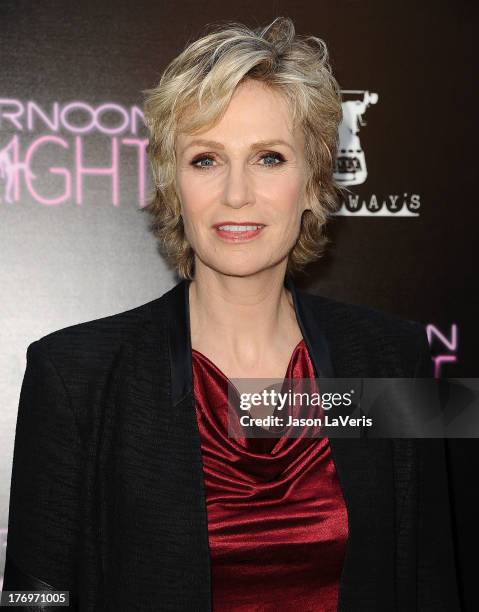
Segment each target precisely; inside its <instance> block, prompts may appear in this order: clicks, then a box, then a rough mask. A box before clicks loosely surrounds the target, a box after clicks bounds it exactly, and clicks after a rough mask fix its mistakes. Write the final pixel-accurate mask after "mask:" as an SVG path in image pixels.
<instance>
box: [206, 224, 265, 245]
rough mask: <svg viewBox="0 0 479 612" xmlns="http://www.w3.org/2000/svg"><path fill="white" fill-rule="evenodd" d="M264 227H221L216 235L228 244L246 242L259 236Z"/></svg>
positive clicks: (218, 227) (216, 228)
mask: <svg viewBox="0 0 479 612" xmlns="http://www.w3.org/2000/svg"><path fill="white" fill-rule="evenodd" d="M264 227H265V226H264V225H230V224H227V225H226V224H225V225H219V226H216V227H215V228H214V229H215V231H216V234H217V235H218V236H219V238H221V239H222V240H225V241H226V242H245V241H248V240H252V239H253V238H256V237H257V236H259V234H260V233H261V231H262V230H263V228H264Z"/></svg>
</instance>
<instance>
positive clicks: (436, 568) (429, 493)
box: [414, 326, 462, 612]
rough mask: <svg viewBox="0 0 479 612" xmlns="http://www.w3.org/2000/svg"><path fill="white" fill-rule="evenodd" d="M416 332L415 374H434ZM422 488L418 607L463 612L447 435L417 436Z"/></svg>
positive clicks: (422, 333)
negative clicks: (455, 551) (455, 543)
mask: <svg viewBox="0 0 479 612" xmlns="http://www.w3.org/2000/svg"><path fill="white" fill-rule="evenodd" d="M419 328H420V329H418V334H417V362H416V367H415V373H414V376H415V377H417V378H432V377H433V376H434V367H433V361H432V358H431V352H430V348H429V342H428V339H427V335H426V332H425V329H424V328H423V327H422V326H419ZM416 442H417V451H418V457H419V463H418V467H419V491H418V511H419V517H418V519H419V520H418V542H417V553H418V557H417V563H418V570H417V598H418V600H417V603H418V606H417V609H418V610H419V611H421V612H422V611H429V610H431V611H433V610H434V611H437V612H439V611H444V612H460V611H461V609H462V608H461V605H460V598H459V592H458V582H457V575H456V563H455V553H454V542H453V532H452V515H451V499H450V495H449V487H450V484H449V474H448V466H447V461H446V445H445V440H444V438H418V439H417V440H416Z"/></svg>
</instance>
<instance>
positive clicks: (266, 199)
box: [176, 80, 309, 276]
mask: <svg viewBox="0 0 479 612" xmlns="http://www.w3.org/2000/svg"><path fill="white" fill-rule="evenodd" d="M280 141H281V142H280ZM176 154H177V169H176V181H177V190H178V196H179V199H180V203H181V214H182V217H183V223H184V227H185V232H186V238H187V240H188V242H189V243H190V245H191V246H192V248H193V250H194V252H195V257H196V260H195V266H196V270H198V266H199V265H200V266H201V265H205V266H208V267H209V268H212V269H214V270H216V271H217V272H219V273H222V274H226V275H232V276H247V275H252V274H255V273H258V272H260V271H262V270H265V269H267V268H271V267H272V266H277V265H284V267H286V262H287V258H288V254H289V252H290V251H291V249H292V248H293V246H294V244H295V242H296V240H297V238H298V235H299V230H300V222H301V215H302V213H303V211H304V210H305V209H306V208H309V206H308V205H307V202H306V198H305V187H306V161H305V157H304V140H303V136H302V133H301V132H300V130H293V128H292V124H291V118H290V114H289V109H288V106H287V103H286V101H285V99H284V98H283V97H282V96H281V94H279V93H277V92H275V91H273V90H272V89H270V88H267V87H265V86H264V85H263V84H262V83H259V82H257V81H252V80H248V81H245V82H243V83H242V84H241V85H240V86H239V87H238V88H237V89H236V91H235V93H234V96H233V98H232V100H231V102H230V104H229V106H228V108H227V110H226V113H225V114H224V115H223V117H222V118H221V121H219V122H218V123H217V124H216V125H215V126H214V127H213V128H210V129H208V131H203V132H201V134H199V133H197V134H194V135H191V134H186V133H180V134H179V135H178V138H177V142H176ZM218 224H219V226H221V225H226V226H227V227H224V228H223V229H221V227H219V226H218ZM258 225H259V226H260V228H259V229H254V227H252V226H258Z"/></svg>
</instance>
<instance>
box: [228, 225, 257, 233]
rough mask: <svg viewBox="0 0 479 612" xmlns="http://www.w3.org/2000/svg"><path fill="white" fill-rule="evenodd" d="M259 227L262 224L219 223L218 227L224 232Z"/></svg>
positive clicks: (247, 230)
mask: <svg viewBox="0 0 479 612" xmlns="http://www.w3.org/2000/svg"><path fill="white" fill-rule="evenodd" d="M260 227H262V225H220V227H219V228H218V229H220V230H223V231H226V232H250V231H254V230H257V229H259V228H260Z"/></svg>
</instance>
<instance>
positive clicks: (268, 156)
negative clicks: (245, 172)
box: [191, 152, 285, 170]
mask: <svg viewBox="0 0 479 612" xmlns="http://www.w3.org/2000/svg"><path fill="white" fill-rule="evenodd" d="M260 159H261V160H266V162H267V163H264V164H260V165H261V166H265V167H267V168H272V167H273V166H280V165H281V164H282V163H284V161H285V159H284V157H283V156H282V155H281V153H275V152H270V153H263V155H261V157H260ZM271 160H272V161H271ZM203 162H205V163H204V164H203ZM213 163H214V159H213V157H211V155H202V156H201V157H197V158H196V159H194V160H193V161H192V162H191V165H192V166H194V167H195V168H199V169H200V170H208V169H209V168H212V167H213Z"/></svg>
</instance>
